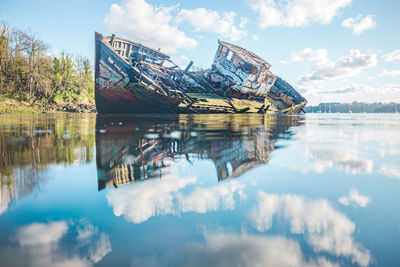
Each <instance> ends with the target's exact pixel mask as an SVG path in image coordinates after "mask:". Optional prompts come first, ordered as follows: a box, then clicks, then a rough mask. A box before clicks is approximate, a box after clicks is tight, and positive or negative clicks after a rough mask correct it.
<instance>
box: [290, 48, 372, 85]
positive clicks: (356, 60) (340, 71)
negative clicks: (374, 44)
mask: <svg viewBox="0 0 400 267" xmlns="http://www.w3.org/2000/svg"><path fill="white" fill-rule="evenodd" d="M376 57H377V54H376V53H371V54H363V53H361V51H360V50H357V49H352V50H350V53H349V55H348V56H346V57H342V58H339V59H338V60H337V61H330V60H326V61H325V62H323V63H317V64H316V65H315V66H314V71H312V72H311V73H309V74H305V75H303V76H301V77H300V78H298V80H297V81H296V82H297V83H299V84H308V83H314V82H322V81H325V80H335V79H340V78H344V77H351V76H356V75H358V74H359V73H361V72H362V70H364V69H368V68H372V67H375V66H376V64H377V58H376Z"/></svg>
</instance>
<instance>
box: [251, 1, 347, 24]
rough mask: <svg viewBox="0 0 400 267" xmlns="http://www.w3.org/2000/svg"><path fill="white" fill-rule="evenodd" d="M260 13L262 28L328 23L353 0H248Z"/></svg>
mask: <svg viewBox="0 0 400 267" xmlns="http://www.w3.org/2000/svg"><path fill="white" fill-rule="evenodd" d="M247 1H248V3H249V4H250V7H251V8H252V9H253V10H254V11H256V12H257V13H259V17H258V21H259V26H260V27H261V28H266V27H268V26H286V27H299V26H306V25H309V24H312V23H322V24H328V23H330V22H331V21H332V19H333V17H335V16H336V15H338V14H339V12H340V11H341V10H342V9H343V8H344V7H346V6H348V5H349V4H350V3H351V0H292V1H281V0H247Z"/></svg>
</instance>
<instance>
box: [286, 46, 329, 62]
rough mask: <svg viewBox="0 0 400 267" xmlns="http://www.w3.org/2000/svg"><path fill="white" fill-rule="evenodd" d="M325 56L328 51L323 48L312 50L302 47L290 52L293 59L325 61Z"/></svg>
mask: <svg viewBox="0 0 400 267" xmlns="http://www.w3.org/2000/svg"><path fill="white" fill-rule="evenodd" d="M327 56H328V52H327V51H326V50H325V49H317V50H312V49H311V48H304V49H303V50H300V51H298V52H293V53H292V54H291V58H292V60H293V61H304V60H309V61H325V60H327Z"/></svg>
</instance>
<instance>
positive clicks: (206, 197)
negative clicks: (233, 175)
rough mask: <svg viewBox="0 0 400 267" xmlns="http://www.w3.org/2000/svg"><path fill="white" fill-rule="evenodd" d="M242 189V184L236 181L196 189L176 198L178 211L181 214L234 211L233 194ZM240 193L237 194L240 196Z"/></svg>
mask: <svg viewBox="0 0 400 267" xmlns="http://www.w3.org/2000/svg"><path fill="white" fill-rule="evenodd" d="M244 187H245V186H244V185H243V184H241V183H239V182H237V181H230V182H229V183H222V184H219V185H217V186H213V187H208V188H207V187H206V188H197V189H196V190H194V191H193V192H191V193H190V194H188V195H182V194H180V195H179V196H178V200H179V204H180V210H181V211H182V212H189V211H194V212H198V213H206V212H208V211H216V210H218V209H220V208H224V209H234V208H235V199H234V193H235V191H237V190H239V189H243V188H244ZM240 192H242V191H240ZM240 192H239V194H242V193H240Z"/></svg>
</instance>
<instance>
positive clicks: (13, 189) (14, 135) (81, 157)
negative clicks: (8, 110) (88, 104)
mask: <svg viewBox="0 0 400 267" xmlns="http://www.w3.org/2000/svg"><path fill="white" fill-rule="evenodd" d="M94 123H95V121H94V117H93V116H90V115H68V114H66V115H61V114H58V115H56V114H48V115H39V114H36V115H27V114H24V115H1V116H0V190H1V191H0V192H1V207H0V213H1V211H4V210H5V209H6V208H7V205H8V203H9V202H10V201H11V200H13V199H15V198H19V197H22V196H24V195H27V194H29V193H30V192H32V191H33V190H34V189H35V188H36V187H37V186H38V184H39V183H40V182H43V180H44V179H45V178H44V176H42V175H41V173H43V171H44V170H45V169H46V168H47V167H48V166H49V165H51V164H55V163H64V164H71V163H74V162H77V161H79V162H89V161H91V160H92V159H93V156H94V155H93V146H94Z"/></svg>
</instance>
